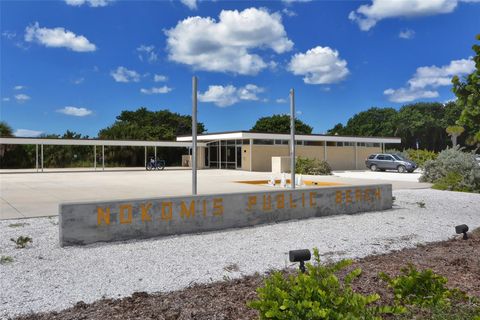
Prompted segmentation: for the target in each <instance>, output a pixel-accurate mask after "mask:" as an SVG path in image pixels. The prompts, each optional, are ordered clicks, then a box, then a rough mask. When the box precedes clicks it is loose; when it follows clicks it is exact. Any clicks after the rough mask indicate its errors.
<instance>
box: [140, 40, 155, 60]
mask: <svg viewBox="0 0 480 320" xmlns="http://www.w3.org/2000/svg"><path fill="white" fill-rule="evenodd" d="M137 52H138V58H139V59H140V61H148V62H155V61H157V60H158V55H157V53H156V52H155V46H146V45H144V44H142V45H141V46H140V47H138V48H137Z"/></svg>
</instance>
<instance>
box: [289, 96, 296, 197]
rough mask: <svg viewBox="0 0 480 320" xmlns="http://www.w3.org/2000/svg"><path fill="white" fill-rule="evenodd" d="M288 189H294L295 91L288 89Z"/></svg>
mask: <svg viewBox="0 0 480 320" xmlns="http://www.w3.org/2000/svg"><path fill="white" fill-rule="evenodd" d="M290 187H291V188H292V189H295V91H294V90H293V89H290Z"/></svg>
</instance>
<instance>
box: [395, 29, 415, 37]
mask: <svg viewBox="0 0 480 320" xmlns="http://www.w3.org/2000/svg"><path fill="white" fill-rule="evenodd" d="M398 37H399V38H400V39H413V38H414V37H415V31H414V30H412V29H405V30H402V31H400V33H399V34H398Z"/></svg>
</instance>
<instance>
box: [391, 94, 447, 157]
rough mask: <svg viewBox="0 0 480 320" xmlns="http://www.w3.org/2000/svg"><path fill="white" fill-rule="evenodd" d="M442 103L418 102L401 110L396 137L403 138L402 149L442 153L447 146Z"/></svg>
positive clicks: (397, 118)
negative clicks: (417, 146)
mask: <svg viewBox="0 0 480 320" xmlns="http://www.w3.org/2000/svg"><path fill="white" fill-rule="evenodd" d="M444 116H445V106H444V104H442V103H438V102H432V103H425V102H418V103H413V104H409V105H405V106H403V107H401V108H400V110H399V111H398V114H397V116H396V117H395V126H396V131H395V136H397V137H401V138H402V147H403V148H405V149H408V148H416V144H417V141H418V143H419V145H420V148H422V149H427V150H433V151H440V150H443V149H444V148H445V147H446V146H447V140H448V137H447V133H446V132H445V129H446V127H447V125H446V124H445V121H444Z"/></svg>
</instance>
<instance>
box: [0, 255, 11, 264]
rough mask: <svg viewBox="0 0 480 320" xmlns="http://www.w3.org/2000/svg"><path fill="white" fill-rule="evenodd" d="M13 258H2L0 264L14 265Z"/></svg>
mask: <svg viewBox="0 0 480 320" xmlns="http://www.w3.org/2000/svg"><path fill="white" fill-rule="evenodd" d="M12 262H13V258H12V257H10V256H1V257H0V264H7V263H12Z"/></svg>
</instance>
